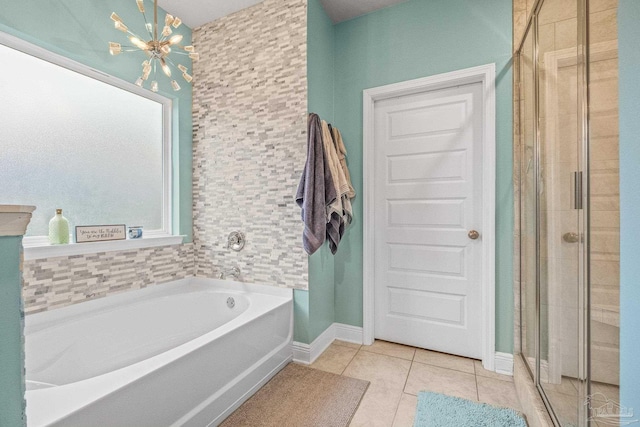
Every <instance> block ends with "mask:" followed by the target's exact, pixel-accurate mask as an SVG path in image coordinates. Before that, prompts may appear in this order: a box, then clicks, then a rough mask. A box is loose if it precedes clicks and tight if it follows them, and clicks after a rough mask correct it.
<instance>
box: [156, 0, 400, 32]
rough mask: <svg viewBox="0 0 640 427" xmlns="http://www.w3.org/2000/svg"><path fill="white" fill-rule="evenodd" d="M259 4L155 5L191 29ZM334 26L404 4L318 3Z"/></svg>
mask: <svg viewBox="0 0 640 427" xmlns="http://www.w3.org/2000/svg"><path fill="white" fill-rule="evenodd" d="M262 1H263V0H158V5H159V6H160V7H161V8H163V9H164V10H166V11H167V12H169V13H171V14H172V15H175V16H179V17H180V18H181V19H182V21H183V22H184V23H185V24H187V25H188V26H189V27H191V28H196V27H199V26H200V25H203V24H206V23H208V22H211V21H215V20H216V19H218V18H221V17H223V16H227V15H230V14H232V13H234V12H237V11H239V10H242V9H245V8H247V7H250V6H253V5H255V4H258V3H260V2H262ZM320 1H321V3H322V6H324V9H325V10H326V11H327V15H329V17H330V18H331V20H332V21H333V22H334V23H338V22H342V21H346V20H347V19H351V18H355V17H356V16H360V15H364V14H366V13H369V12H373V11H374V10H378V9H382V8H383V7H387V6H392V5H394V4H397V3H401V2H403V1H405V0H320Z"/></svg>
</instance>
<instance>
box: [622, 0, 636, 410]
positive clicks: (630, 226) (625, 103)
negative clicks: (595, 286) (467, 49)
mask: <svg viewBox="0 0 640 427" xmlns="http://www.w3.org/2000/svg"><path fill="white" fill-rule="evenodd" d="M618 43H619V45H618V46H619V52H618V57H619V67H620V403H621V404H622V405H623V406H625V407H627V408H633V410H634V417H633V419H636V420H637V419H640V364H638V356H639V355H640V310H638V306H639V305H640V263H639V262H638V242H640V215H639V212H640V191H638V184H639V183H640V80H638V76H640V2H639V1H638V0H620V2H619V5H618Z"/></svg>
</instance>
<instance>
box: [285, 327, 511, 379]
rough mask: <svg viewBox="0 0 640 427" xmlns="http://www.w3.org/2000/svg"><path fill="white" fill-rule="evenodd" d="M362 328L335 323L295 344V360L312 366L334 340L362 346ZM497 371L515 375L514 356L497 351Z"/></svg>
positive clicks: (495, 364) (495, 360)
mask: <svg viewBox="0 0 640 427" xmlns="http://www.w3.org/2000/svg"><path fill="white" fill-rule="evenodd" d="M362 337H363V335H362V328H361V327H357V326H351V325H345V324H344V323H333V324H332V325H331V326H329V327H328V328H327V329H325V330H324V332H323V333H321V334H320V335H319V336H318V338H316V339H315V340H313V342H312V343H311V344H305V343H301V342H297V341H294V342H293V360H294V362H297V363H302V364H304V365H310V364H312V363H313V362H315V361H316V359H317V358H318V357H319V356H320V355H321V354H322V353H323V352H324V351H325V350H326V349H327V347H329V346H330V345H331V343H332V342H333V341H334V340H340V341H347V342H351V343H355V344H362ZM494 366H495V371H496V372H497V373H498V374H503V375H513V354H510V353H501V352H499V351H496V353H495V359H494Z"/></svg>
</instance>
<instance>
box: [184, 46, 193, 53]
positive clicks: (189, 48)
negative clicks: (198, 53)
mask: <svg viewBox="0 0 640 427" xmlns="http://www.w3.org/2000/svg"><path fill="white" fill-rule="evenodd" d="M183 49H184V51H185V52H194V51H195V49H194V48H193V46H185V47H184V48H183Z"/></svg>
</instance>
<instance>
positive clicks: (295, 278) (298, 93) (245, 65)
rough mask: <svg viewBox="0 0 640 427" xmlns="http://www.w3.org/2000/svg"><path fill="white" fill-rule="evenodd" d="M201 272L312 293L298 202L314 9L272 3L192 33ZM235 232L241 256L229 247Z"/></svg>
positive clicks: (298, 2)
mask: <svg viewBox="0 0 640 427" xmlns="http://www.w3.org/2000/svg"><path fill="white" fill-rule="evenodd" d="M193 39H194V42H193V44H194V46H195V48H196V50H197V51H198V52H200V55H201V58H203V59H202V60H200V61H198V62H195V63H194V66H193V72H194V92H193V123H194V133H193V165H194V170H193V215H194V220H193V222H194V249H195V258H196V274H197V275H198V276H207V277H212V276H216V275H217V274H218V273H219V271H220V269H226V268H230V267H232V266H238V267H239V268H240V270H241V277H240V278H241V280H242V281H245V282H254V283H264V284H270V285H277V286H286V287H292V288H300V289H306V288H307V287H308V265H307V256H306V254H305V253H304V250H303V248H302V240H301V236H302V230H303V224H302V221H301V219H300V209H299V207H298V206H297V205H296V203H295V200H294V195H295V191H296V188H297V185H298V182H299V180H300V175H301V173H302V169H303V167H304V162H305V159H306V122H307V2H306V0H265V1H264V2H262V3H260V4H258V5H255V6H253V7H251V8H248V9H245V10H242V11H240V12H238V13H235V14H233V15H229V16H227V17H224V18H221V19H219V20H216V21H214V22H212V23H209V24H205V25H203V26H202V27H199V28H196V29H195V30H194V31H193ZM234 230H240V231H242V232H243V233H244V234H245V236H246V241H247V243H246V245H245V247H244V249H243V250H242V251H241V252H233V251H232V250H230V249H228V248H227V236H228V235H229V233H230V232H232V231H234Z"/></svg>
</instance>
